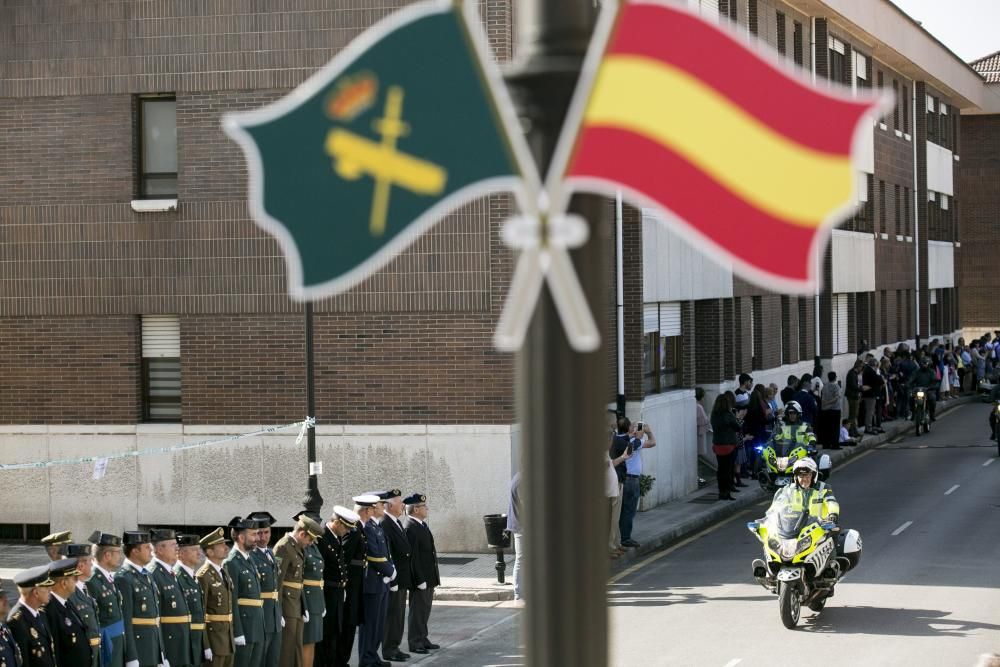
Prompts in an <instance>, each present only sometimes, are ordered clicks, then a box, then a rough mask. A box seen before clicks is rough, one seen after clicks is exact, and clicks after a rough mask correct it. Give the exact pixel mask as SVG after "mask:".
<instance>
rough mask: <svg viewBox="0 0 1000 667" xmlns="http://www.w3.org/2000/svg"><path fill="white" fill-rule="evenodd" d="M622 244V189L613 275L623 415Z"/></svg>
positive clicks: (617, 199)
mask: <svg viewBox="0 0 1000 667" xmlns="http://www.w3.org/2000/svg"><path fill="white" fill-rule="evenodd" d="M623 248H624V244H623V242H622V191H621V190H618V191H617V192H615V275H616V283H615V284H616V287H617V296H616V297H615V312H616V319H617V324H618V347H617V350H618V396H617V406H616V407H617V410H618V416H619V417H624V416H625V287H624V279H623V274H624V271H623V268H622V267H623V266H624V259H623V258H624V250H623Z"/></svg>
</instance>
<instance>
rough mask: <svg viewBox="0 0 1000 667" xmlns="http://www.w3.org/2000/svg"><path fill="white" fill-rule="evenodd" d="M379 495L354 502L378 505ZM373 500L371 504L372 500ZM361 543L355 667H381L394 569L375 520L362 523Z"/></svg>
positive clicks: (366, 495)
mask: <svg viewBox="0 0 1000 667" xmlns="http://www.w3.org/2000/svg"><path fill="white" fill-rule="evenodd" d="M382 493H383V492H375V493H370V494H365V495H364V496H359V498H362V499H365V500H363V501H359V499H358V498H355V499H354V502H355V503H357V504H359V505H364V504H365V503H366V502H368V503H370V505H371V506H372V507H374V506H375V505H376V504H378V503H381V502H382ZM372 499H374V500H372ZM364 530H365V539H366V540H367V543H368V555H367V556H366V560H367V561H368V571H367V573H366V574H365V583H364V607H365V622H364V624H363V625H362V626H361V629H360V637H359V638H358V657H359V663H358V664H359V667H372V666H373V665H374V666H377V667H381V665H382V660H381V659H380V658H379V657H378V648H379V645H380V644H381V643H382V637H384V636H385V616H386V613H387V611H388V605H389V585H390V583H391V582H393V581H395V579H396V568H395V566H393V564H392V559H390V558H389V544H388V542H386V540H385V533H383V532H382V527H381V526H379V525H378V521H376V520H375V517H374V516H373V517H371V518H369V519H368V522H367V523H365V527H364Z"/></svg>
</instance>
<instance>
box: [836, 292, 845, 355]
mask: <svg viewBox="0 0 1000 667" xmlns="http://www.w3.org/2000/svg"><path fill="white" fill-rule="evenodd" d="M847 331H848V322H847V295H846V294H834V295H833V353H834V354H845V353H846V352H847Z"/></svg>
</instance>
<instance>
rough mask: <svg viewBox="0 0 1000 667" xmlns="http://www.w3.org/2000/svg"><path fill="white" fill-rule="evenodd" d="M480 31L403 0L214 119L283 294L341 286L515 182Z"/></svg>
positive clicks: (452, 12)
mask: <svg viewBox="0 0 1000 667" xmlns="http://www.w3.org/2000/svg"><path fill="white" fill-rule="evenodd" d="M478 30H479V27H478V25H475V24H471V22H467V21H466V18H465V16H464V15H463V13H462V10H461V8H460V7H458V6H457V4H456V3H454V2H443V1H436V2H423V3H418V4H415V5H410V6H408V7H406V8H405V9H402V10H400V11H398V12H396V13H394V14H392V15H391V16H389V17H388V18H386V19H385V20H383V21H381V22H380V23H378V24H377V25H375V26H373V27H372V28H370V29H369V30H367V31H366V32H365V33H363V34H362V35H360V36H359V37H357V38H356V39H355V40H354V41H353V42H352V43H351V44H350V45H349V46H348V47H347V48H345V49H344V51H342V52H341V53H340V54H338V55H337V56H336V57H335V58H334V59H333V60H332V61H330V63H329V64H327V65H326V66H325V67H324V68H323V69H322V70H320V71H319V72H317V73H316V74H315V75H313V76H312V77H310V78H309V79H308V80H307V81H305V82H304V83H302V85H300V86H299V87H298V88H296V89H295V90H294V91H292V92H291V93H290V94H289V95H287V96H286V97H284V98H283V99H281V100H279V101H278V102H275V103H274V104H272V105H270V106H267V107H264V108H262V109H258V110H256V111H252V112H249V113H238V114H228V115H227V116H226V117H225V118H224V120H223V126H224V128H225V130H226V132H227V133H228V134H229V135H230V136H231V137H232V138H233V139H235V140H236V141H237V142H238V143H239V144H240V146H241V147H242V148H243V151H244V152H245V154H246V158H247V163H248V168H249V173H250V192H249V198H250V209H251V213H252V215H253V217H254V219H255V220H256V222H257V223H258V224H259V225H260V226H262V227H263V228H264V229H266V230H267V231H269V232H270V233H272V234H274V235H275V237H276V238H277V239H278V241H279V243H280V244H281V246H282V250H283V251H284V254H285V258H286V262H287V264H288V273H289V275H288V283H289V292H290V293H291V294H292V296H294V297H296V298H300V299H316V298H321V297H323V296H328V295H330V294H334V293H337V292H341V291H344V290H346V289H348V288H350V287H351V286H353V285H355V284H357V283H358V282H359V281H361V280H363V279H364V278H365V277H367V276H368V275H371V274H372V273H373V272H374V271H375V270H377V269H378V268H379V267H381V266H383V265H384V264H385V263H386V262H388V261H389V260H390V259H392V257H393V256H395V255H396V254H398V253H399V252H400V251H401V250H402V249H403V248H405V247H406V246H407V245H409V244H410V243H411V242H412V241H413V240H414V239H415V238H416V237H417V236H418V235H419V234H421V233H422V232H423V231H424V230H426V229H427V228H428V227H429V226H430V225H432V224H433V223H434V222H436V221H437V220H438V219H439V218H440V217H441V216H442V215H444V214H446V213H447V212H448V211H450V210H452V209H454V208H455V207H456V206H458V205H459V204H461V203H462V202H464V201H468V200H469V199H472V198H475V197H478V196H480V195H482V194H485V193H486V192H489V191H496V190H512V189H517V187H518V184H519V183H520V181H521V178H522V171H523V168H522V167H521V166H519V165H527V164H528V162H529V161H530V160H528V159H525V158H524V157H522V156H523V155H524V154H525V153H526V151H525V149H524V148H523V147H522V146H521V145H520V144H518V143H512V141H511V140H512V138H514V137H513V134H512V133H510V132H509V131H508V128H510V127H511V126H512V122H511V120H510V118H511V117H510V116H509V115H507V114H508V113H509V112H507V111H506V109H507V108H508V107H509V104H507V103H506V98H502V95H503V91H502V90H501V89H500V86H499V85H497V84H496V79H497V76H496V74H495V70H493V69H491V68H492V67H493V65H492V62H490V61H489V60H488V58H489V56H488V55H487V54H485V53H483V52H484V50H485V46H484V43H483V39H482V37H481V36H480V34H479V32H478ZM498 98H501V101H500V103H499V104H498ZM516 138H517V139H519V140H521V139H522V137H520V136H518V137H516ZM515 147H516V148H515ZM532 168H533V167H532Z"/></svg>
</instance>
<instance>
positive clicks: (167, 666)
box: [160, 656, 170, 667]
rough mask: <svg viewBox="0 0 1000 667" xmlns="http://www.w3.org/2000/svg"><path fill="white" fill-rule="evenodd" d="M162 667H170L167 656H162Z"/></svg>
mask: <svg viewBox="0 0 1000 667" xmlns="http://www.w3.org/2000/svg"><path fill="white" fill-rule="evenodd" d="M160 664H161V665H162V666H163V667H170V661H169V660H167V656H163V662H161V663H160Z"/></svg>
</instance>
